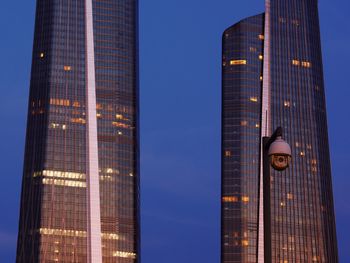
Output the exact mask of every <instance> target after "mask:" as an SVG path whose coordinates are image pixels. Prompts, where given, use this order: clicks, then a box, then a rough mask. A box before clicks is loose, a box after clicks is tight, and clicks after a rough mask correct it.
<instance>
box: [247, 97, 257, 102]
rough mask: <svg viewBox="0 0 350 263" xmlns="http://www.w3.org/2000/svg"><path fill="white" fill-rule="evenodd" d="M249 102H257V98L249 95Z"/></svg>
mask: <svg viewBox="0 0 350 263" xmlns="http://www.w3.org/2000/svg"><path fill="white" fill-rule="evenodd" d="M249 100H250V101H251V102H258V98H257V97H250V99H249Z"/></svg>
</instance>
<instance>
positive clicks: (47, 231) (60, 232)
mask: <svg viewBox="0 0 350 263" xmlns="http://www.w3.org/2000/svg"><path fill="white" fill-rule="evenodd" d="M39 233H40V234H41V235H48V236H65V237H87V234H86V231H79V230H68V229H52V228H40V229H39Z"/></svg>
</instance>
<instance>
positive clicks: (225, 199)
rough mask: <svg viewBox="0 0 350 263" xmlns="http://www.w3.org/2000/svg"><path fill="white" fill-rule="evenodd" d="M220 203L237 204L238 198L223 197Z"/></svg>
mask: <svg viewBox="0 0 350 263" xmlns="http://www.w3.org/2000/svg"><path fill="white" fill-rule="evenodd" d="M222 201H223V202H224V203H235V202H238V197H237V196H224V197H223V198H222Z"/></svg>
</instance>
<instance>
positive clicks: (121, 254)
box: [113, 251, 136, 259]
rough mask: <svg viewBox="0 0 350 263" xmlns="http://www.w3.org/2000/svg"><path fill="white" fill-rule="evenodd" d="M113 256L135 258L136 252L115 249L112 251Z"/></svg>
mask: <svg viewBox="0 0 350 263" xmlns="http://www.w3.org/2000/svg"><path fill="white" fill-rule="evenodd" d="M113 257H119V258H132V259H135V258H136V254H135V253H131V252H124V251H115V252H113Z"/></svg>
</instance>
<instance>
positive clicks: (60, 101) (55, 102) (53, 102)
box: [50, 98, 70, 107]
mask: <svg viewBox="0 0 350 263" xmlns="http://www.w3.org/2000/svg"><path fill="white" fill-rule="evenodd" d="M50 104H51V105H56V106H67V107H68V106H70V100H66V99H56V98H51V99H50Z"/></svg>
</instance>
